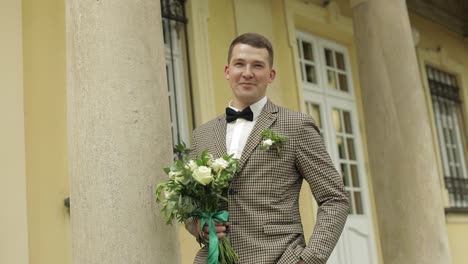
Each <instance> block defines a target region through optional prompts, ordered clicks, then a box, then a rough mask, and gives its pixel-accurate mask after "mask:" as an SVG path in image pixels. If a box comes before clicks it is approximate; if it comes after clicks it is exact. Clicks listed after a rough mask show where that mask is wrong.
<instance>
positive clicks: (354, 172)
mask: <svg viewBox="0 0 468 264" xmlns="http://www.w3.org/2000/svg"><path fill="white" fill-rule="evenodd" d="M350 167H351V178H352V180H353V187H360V184H359V175H358V169H357V166H356V165H355V164H351V165H350Z"/></svg>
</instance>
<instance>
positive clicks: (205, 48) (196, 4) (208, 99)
mask: <svg viewBox="0 0 468 264" xmlns="http://www.w3.org/2000/svg"><path fill="white" fill-rule="evenodd" d="M190 2H191V4H192V8H191V18H192V23H193V45H192V46H193V50H194V52H193V57H194V60H193V64H194V67H192V69H194V75H193V77H194V78H193V84H194V87H196V90H195V91H196V92H197V96H196V97H195V98H196V100H198V103H197V104H196V105H197V106H198V109H199V111H197V113H196V118H197V122H196V123H197V124H203V123H205V122H208V121H209V120H211V119H212V118H213V117H214V116H216V110H215V105H214V101H213V98H215V95H214V87H213V75H212V70H211V52H210V43H209V33H208V20H209V6H208V0H198V1H190Z"/></svg>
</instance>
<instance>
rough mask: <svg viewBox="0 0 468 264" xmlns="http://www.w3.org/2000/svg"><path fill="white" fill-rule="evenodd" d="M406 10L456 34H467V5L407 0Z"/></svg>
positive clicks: (464, 2)
mask: <svg viewBox="0 0 468 264" xmlns="http://www.w3.org/2000/svg"><path fill="white" fill-rule="evenodd" d="M406 2H407V6H408V10H410V11H411V12H412V13H415V14H418V15H420V16H422V17H425V18H427V19H430V20H433V21H435V22H436V23H437V24H440V25H442V26H444V27H446V28H448V29H449V30H451V31H454V32H456V33H458V34H461V35H465V34H468V16H466V10H468V4H467V3H466V1H456V0H448V1H447V0H432V1H424V0H407V1H406Z"/></svg>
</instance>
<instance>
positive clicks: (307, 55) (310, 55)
mask: <svg viewBox="0 0 468 264" xmlns="http://www.w3.org/2000/svg"><path fill="white" fill-rule="evenodd" d="M302 48H303V50H304V59H306V60H309V61H314V51H313V49H312V44H311V43H309V42H305V41H302Z"/></svg>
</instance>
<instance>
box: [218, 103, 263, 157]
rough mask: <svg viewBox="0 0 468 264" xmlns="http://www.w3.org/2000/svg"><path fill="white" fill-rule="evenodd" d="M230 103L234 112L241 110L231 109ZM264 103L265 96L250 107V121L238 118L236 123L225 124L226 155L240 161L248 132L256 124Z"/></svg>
mask: <svg viewBox="0 0 468 264" xmlns="http://www.w3.org/2000/svg"><path fill="white" fill-rule="evenodd" d="M231 102H232V101H231ZM231 102H230V103H229V108H231V109H233V110H235V111H242V110H243V109H237V108H234V107H232V105H231ZM266 103H267V98H266V96H265V97H263V98H262V99H260V100H258V101H257V102H256V103H254V104H252V105H251V106H250V109H251V110H252V112H253V120H252V121H248V120H245V119H243V118H238V119H236V121H234V122H232V123H228V124H227V128H226V149H227V153H228V155H231V154H234V158H238V159H240V157H241V155H242V151H243V150H244V147H245V144H246V143H247V139H248V138H249V135H250V132H252V129H253V127H254V125H255V122H257V118H258V116H259V115H260V113H261V112H262V109H263V107H264V106H265V104H266Z"/></svg>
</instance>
